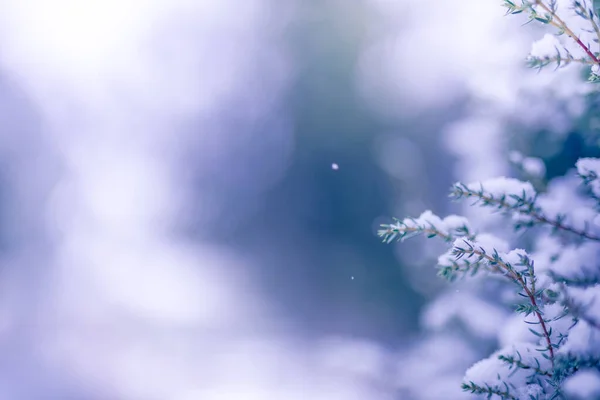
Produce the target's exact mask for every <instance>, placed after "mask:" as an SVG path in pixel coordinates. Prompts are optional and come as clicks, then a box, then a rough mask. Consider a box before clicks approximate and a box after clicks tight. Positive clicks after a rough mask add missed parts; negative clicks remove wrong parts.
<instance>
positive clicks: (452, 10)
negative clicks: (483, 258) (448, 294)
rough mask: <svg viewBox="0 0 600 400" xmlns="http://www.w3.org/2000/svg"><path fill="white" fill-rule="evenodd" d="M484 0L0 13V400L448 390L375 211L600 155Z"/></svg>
mask: <svg viewBox="0 0 600 400" xmlns="http://www.w3.org/2000/svg"><path fill="white" fill-rule="evenodd" d="M445 3H448V4H445ZM496 3H497V2H495V1H482V0H469V1H463V2H459V3H458V4H457V3H456V2H436V1H434V0H420V1H411V0H398V1H387V0H360V1H353V2H347V1H340V0H319V1H316V0H314V1H293V0H286V1H271V0H251V1H244V2H238V1H235V0H219V1H216V0H215V1H213V0H171V1H158V0H157V1H141V0H140V1H136V0H126V1H116V0H114V1H102V2H96V1H91V2H83V3H82V2H75V1H69V0H60V1H56V2H52V3H49V2H44V1H41V0H40V1H37V0H21V1H16V0H15V1H10V0H5V1H2V2H0V106H1V107H0V121H1V130H0V166H1V168H0V260H1V271H2V274H1V275H0V337H1V341H0V346H1V348H2V352H1V353H2V357H0V398H2V399H50V398H52V399H54V398H56V399H142V400H145V399H148V400H150V399H174V400H179V399H209V400H212V399H215V400H217V399H218V400H220V399H228V400H229V399H241V400H250V399H261V400H269V399H280V398H286V399H296V398H297V399H306V398H311V399H328V400H331V399H344V400H346V399H369V400H374V399H412V398H414V399H420V398H432V399H436V398H438V399H442V398H444V399H453V398H460V396H462V395H461V394H460V390H459V386H458V385H459V383H460V377H461V374H462V370H461V368H462V366H463V364H465V365H466V366H468V365H469V363H472V362H473V361H475V360H476V359H477V356H478V354H480V353H477V352H478V351H483V352H485V351H489V350H490V349H491V347H490V348H487V347H485V346H483V349H477V350H472V349H469V348H468V347H460V346H465V345H464V344H460V343H458V342H456V341H454V339H453V337H454V336H453V335H452V334H451V333H450V332H451V330H450V328H447V327H442V328H441V330H442V331H443V332H444V335H445V334H446V333H448V335H447V337H446V336H443V337H441V338H438V339H434V340H432V341H428V340H429V338H431V335H432V333H431V328H432V326H431V325H432V324H431V323H428V322H427V320H426V321H425V322H424V321H423V318H422V315H423V312H424V310H426V307H427V306H426V304H428V303H429V302H430V301H432V299H434V298H436V296H438V295H439V293H440V292H441V291H443V290H447V284H446V283H444V282H440V281H439V280H437V278H436V277H435V269H434V268H433V265H434V264H435V259H436V258H437V255H438V254H439V253H440V250H441V249H442V248H443V246H442V245H441V244H439V243H438V244H435V243H433V244H431V243H425V241H422V240H419V239H415V240H414V241H413V242H411V243H410V244H402V245H397V246H396V245H394V246H386V245H383V244H382V243H381V242H380V240H379V239H378V238H377V237H376V234H375V233H376V230H377V228H378V226H379V224H381V223H385V222H388V221H389V219H390V217H391V216H398V217H403V216H405V215H414V216H417V215H418V214H420V213H421V212H422V211H424V210H427V209H432V210H434V211H435V212H436V213H438V214H441V215H444V214H447V213H450V212H460V210H461V209H460V207H459V206H457V205H454V204H450V203H449V202H448V200H447V196H446V194H447V191H448V187H449V186H450V185H451V184H452V183H453V182H454V181H456V180H459V179H465V180H468V181H470V180H475V179H483V178H489V177H493V176H496V175H502V174H504V175H508V174H516V175H518V174H519V170H518V169H515V168H514V166H511V164H510V163H509V161H508V154H509V152H510V151H511V150H517V151H521V152H523V153H525V154H528V155H532V156H535V157H540V158H542V159H543V160H544V161H545V162H546V170H547V172H548V177H552V176H556V175H561V174H564V173H565V171H567V170H568V169H569V168H571V166H572V164H573V162H574V161H575V160H576V159H577V157H579V156H582V155H594V154H596V153H597V150H594V149H595V148H596V144H597V139H596V138H594V136H593V135H591V134H589V132H590V131H592V130H593V129H595V128H594V127H596V128H597V121H595V120H594V118H596V117H595V116H594V114H595V112H594V110H595V109H596V108H595V107H597V101H596V100H594V99H595V97H594V96H593V95H592V94H589V91H590V90H589V89H588V88H587V87H586V86H585V85H584V84H583V83H580V81H581V73H580V71H564V72H563V71H560V72H558V73H556V74H551V73H550V74H545V73H544V72H542V73H540V74H537V75H536V74H535V72H534V71H528V70H526V69H524V67H523V62H522V60H523V59H524V57H525V55H526V54H527V51H528V46H529V44H530V42H531V37H534V36H535V35H538V34H539V31H536V28H535V27H527V28H523V27H521V26H520V25H521V22H520V21H515V20H512V19H508V18H503V10H502V8H501V7H499V6H498V5H497V4H496ZM594 124H596V125H594ZM532 137H533V138H534V139H531V138H532ZM532 143H533V145H532ZM451 290H453V289H451ZM433 325H435V326H437V325H436V324H435V323H433ZM475 347H476V346H475ZM447 353H453V354H454V355H455V358H457V359H459V363H458V364H456V363H452V362H445V361H443V360H445V359H446V358H447V357H446V356H445V355H444V354H447ZM445 357H446V358H445ZM457 365H458V366H457ZM440 368H441V369H443V371H441V372H440V370H439V369H440ZM428 371H429V372H428ZM436 371H437V372H436ZM446 374H450V378H446ZM425 383H431V384H432V385H433V387H434V388H437V389H435V390H434V389H431V390H429V391H428V393H429V394H425V393H423V392H422V391H420V390H418V389H415V387H417V386H419V385H421V386H420V387H422V385H423V384H425ZM449 388H452V389H449ZM439 396H444V397H439Z"/></svg>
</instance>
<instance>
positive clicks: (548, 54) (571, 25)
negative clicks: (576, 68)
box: [504, 0, 600, 82]
mask: <svg viewBox="0 0 600 400" xmlns="http://www.w3.org/2000/svg"><path fill="white" fill-rule="evenodd" d="M596 3H598V2H597V0H594V1H592V0H504V7H506V14H507V15H508V14H525V15H527V16H528V19H529V21H528V22H538V23H542V24H544V25H549V26H552V27H553V28H554V29H555V34H554V35H552V34H547V35H545V36H544V37H543V38H542V39H541V40H539V41H537V42H535V43H534V44H533V46H532V49H531V52H530V54H529V56H528V57H527V64H528V65H529V66H530V67H532V68H539V69H541V68H544V67H546V66H548V65H555V66H556V68H561V67H565V66H568V65H571V64H579V65H584V66H590V67H591V73H590V79H589V80H590V81H592V82H598V81H599V80H600V75H599V74H600V52H599V51H600V49H599V48H598V46H599V44H600V21H599V19H598V10H597V9H596V8H598V7H596V6H597V4H596ZM560 36H567V37H568V38H569V39H568V40H560V39H559V37H560Z"/></svg>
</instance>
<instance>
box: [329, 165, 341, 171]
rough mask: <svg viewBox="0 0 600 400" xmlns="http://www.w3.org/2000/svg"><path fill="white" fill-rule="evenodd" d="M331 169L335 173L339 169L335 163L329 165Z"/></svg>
mask: <svg viewBox="0 0 600 400" xmlns="http://www.w3.org/2000/svg"><path fill="white" fill-rule="evenodd" d="M331 169H332V170H334V171H337V170H338V169H340V166H339V165H337V164H336V163H333V164H331Z"/></svg>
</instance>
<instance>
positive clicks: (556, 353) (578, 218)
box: [378, 159, 600, 400]
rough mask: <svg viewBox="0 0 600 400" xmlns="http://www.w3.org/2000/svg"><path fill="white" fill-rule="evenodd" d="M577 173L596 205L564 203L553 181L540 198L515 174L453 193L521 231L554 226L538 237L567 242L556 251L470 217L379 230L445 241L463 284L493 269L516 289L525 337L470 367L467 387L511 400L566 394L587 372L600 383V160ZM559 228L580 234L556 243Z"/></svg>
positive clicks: (443, 262)
mask: <svg viewBox="0 0 600 400" xmlns="http://www.w3.org/2000/svg"><path fill="white" fill-rule="evenodd" d="M577 172H578V175H579V177H580V179H579V180H580V184H582V185H587V186H588V187H589V188H590V190H589V191H588V195H589V196H590V199H588V200H591V202H587V201H584V200H581V202H580V203H575V202H572V203H569V204H565V203H560V204H558V206H557V204H556V198H557V197H559V196H558V194H560V193H561V191H563V190H564V187H556V186H553V185H552V184H551V185H550V186H549V188H548V192H547V193H542V194H538V193H536V192H535V190H534V189H533V187H532V186H531V185H530V184H529V183H528V182H521V181H518V180H516V179H510V178H496V179H492V180H489V181H485V182H481V183H475V184H462V183H457V184H455V185H454V186H453V188H452V191H451V197H453V198H455V199H473V200H475V201H474V203H473V205H478V206H481V207H488V208H492V209H493V210H496V211H500V212H502V213H504V214H506V215H508V216H511V217H512V223H513V226H514V227H515V228H516V229H524V228H527V227H533V226H546V227H550V228H552V229H551V230H549V231H548V230H546V231H543V230H542V231H538V235H539V237H538V243H545V245H546V247H548V244H549V243H555V244H556V245H557V246H562V249H560V248H557V249H556V251H550V252H547V251H544V252H542V251H541V250H540V249H535V250H534V251H533V253H530V252H528V251H526V250H524V249H518V248H517V249H513V250H509V248H507V247H506V242H504V241H503V240H501V239H499V238H497V237H495V236H493V235H490V234H484V233H481V234H478V233H475V232H474V231H473V229H472V228H471V225H470V223H469V221H468V220H467V219H466V218H463V217H459V216H456V215H452V216H449V217H447V218H444V219H442V218H439V217H437V216H436V215H434V214H433V213H432V212H431V211H426V212H424V213H423V214H422V215H421V216H420V217H418V218H406V219H404V220H398V219H396V220H395V221H394V223H392V224H385V225H382V229H381V230H380V231H379V232H378V233H379V236H380V237H382V238H383V241H384V242H386V243H390V242H392V241H394V240H400V241H403V240H405V239H407V238H410V237H413V236H415V235H419V234H422V235H425V236H427V237H430V238H433V237H438V238H441V239H442V240H443V241H445V242H447V243H449V244H450V248H449V249H448V251H446V252H445V253H444V254H442V255H441V256H440V257H439V258H438V268H439V270H438V273H439V275H440V276H442V277H444V278H446V279H448V280H450V281H455V280H456V279H458V278H465V277H470V276H475V275H478V274H480V273H482V272H485V273H486V274H487V275H488V276H489V277H498V278H501V279H503V280H504V281H505V282H507V283H509V284H510V285H509V286H507V287H513V288H515V289H516V290H514V292H513V293H514V297H513V300H512V301H511V302H510V303H511V304H512V310H513V312H514V313H515V315H518V316H519V318H520V321H521V324H522V325H523V327H524V329H525V331H524V332H526V334H522V335H521V336H520V337H519V342H515V343H513V344H512V345H510V346H508V347H505V348H503V349H501V350H499V351H498V352H497V353H495V354H493V355H492V356H490V357H489V358H487V359H484V360H482V361H480V362H479V363H477V364H475V365H474V366H473V367H471V368H470V369H469V370H468V371H467V372H466V375H465V378H464V381H463V384H462V388H463V390H464V391H467V392H470V393H473V394H479V395H485V396H488V398H499V399H511V400H512V399H517V400H521V399H538V400H546V399H562V398H566V397H565V395H564V390H563V389H564V387H565V384H567V386H568V385H570V386H573V384H570V383H569V382H572V379H571V378H572V377H574V376H575V375H576V374H578V372H579V371H596V373H597V375H598V379H599V385H600V265H599V264H598V263H597V262H595V261H594V260H595V258H593V259H592V257H596V255H598V254H600V243H598V242H599V241H600V235H599V234H598V232H597V230H596V231H594V230H592V229H589V227H588V225H587V224H586V223H584V222H585V221H584V222H582V220H585V219H586V218H588V217H589V216H590V215H592V214H595V215H596V216H597V215H598V214H597V212H596V209H597V206H598V203H597V201H595V199H596V193H597V192H598V193H600V186H596V184H597V182H598V176H600V160H596V159H582V160H580V161H579V162H578V163H577ZM567 187H568V188H569V190H573V191H574V190H575V189H576V187H575V186H567ZM563 197H564V196H563ZM566 206H570V207H571V210H570V211H571V213H566V212H560V213H559V212H557V207H559V208H560V207H562V208H564V207H566ZM557 232H562V233H568V234H569V235H570V236H571V237H575V239H578V240H575V239H573V238H572V239H573V240H568V239H569V238H568V237H564V236H561V237H560V238H559V239H560V240H558V241H557V239H555V235H554V234H556V233H557ZM540 247H541V246H540ZM577 256H579V257H577ZM598 259H599V260H600V257H598ZM580 260H581V261H582V262H584V263H585V262H586V260H588V262H587V265H578V264H575V263H576V262H580ZM590 261H591V262H590ZM586 373H587V372H586ZM577 376H580V375H577ZM599 388H600V386H599ZM599 390H600V389H599Z"/></svg>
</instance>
